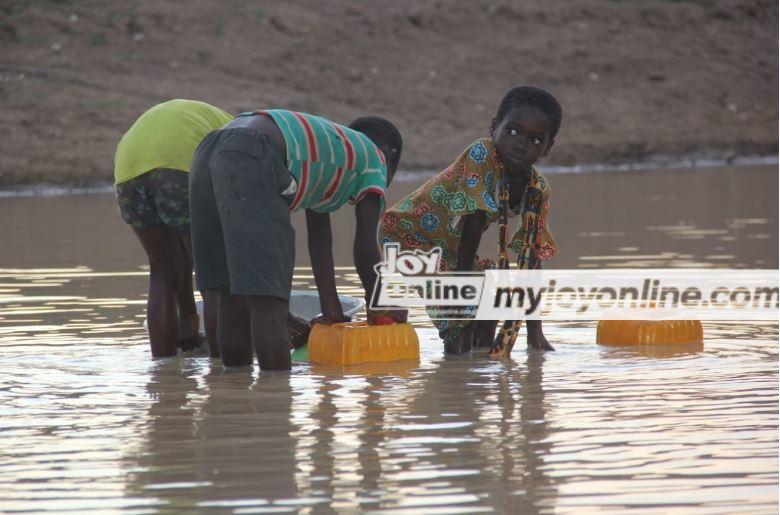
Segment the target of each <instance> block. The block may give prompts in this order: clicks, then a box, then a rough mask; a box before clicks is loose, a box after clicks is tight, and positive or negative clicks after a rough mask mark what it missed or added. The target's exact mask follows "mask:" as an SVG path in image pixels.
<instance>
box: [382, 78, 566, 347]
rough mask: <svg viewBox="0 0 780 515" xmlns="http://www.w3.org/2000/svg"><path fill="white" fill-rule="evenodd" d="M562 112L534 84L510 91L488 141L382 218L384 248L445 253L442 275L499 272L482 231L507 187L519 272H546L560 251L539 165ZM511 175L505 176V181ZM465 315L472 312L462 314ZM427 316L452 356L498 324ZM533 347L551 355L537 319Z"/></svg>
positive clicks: (531, 327) (485, 341)
mask: <svg viewBox="0 0 780 515" xmlns="http://www.w3.org/2000/svg"><path fill="white" fill-rule="evenodd" d="M561 116H562V112H561V106H560V104H559V103H558V101H557V100H556V99H555V98H554V97H553V96H552V95H550V94H549V93H548V92H546V91H544V90H542V89H540V88H535V87H531V86H519V87H515V88H513V89H511V90H510V91H509V92H508V93H506V95H505V96H504V98H503V99H502V100H501V104H500V105H499V108H498V112H497V114H496V116H495V118H493V121H492V123H491V125H490V137H489V138H482V139H479V140H477V141H476V142H474V143H473V144H471V145H470V146H469V147H468V148H467V149H466V150H464V151H463V153H462V154H461V155H460V157H458V159H457V160H456V161H455V162H454V163H452V164H451V165H450V166H448V167H447V168H446V169H444V171H442V172H440V173H439V174H438V175H436V176H435V177H433V178H432V179H430V180H429V181H427V182H426V183H425V184H423V185H422V186H421V187H420V188H419V189H417V190H416V191H414V192H412V193H410V194H409V195H408V196H407V197H406V198H404V199H402V200H401V201H400V202H399V203H397V204H396V205H395V206H393V207H392V208H390V209H388V210H387V212H386V213H385V214H384V215H383V217H382V221H381V226H380V235H381V241H382V242H383V243H397V244H399V245H400V247H401V250H415V249H419V250H422V251H429V250H431V249H433V248H435V247H439V248H441V251H442V258H441V262H440V268H441V271H483V270H486V269H489V268H495V263H494V262H493V261H492V260H490V259H480V258H479V257H478V256H477V249H478V248H479V244H480V240H481V238H482V233H483V232H484V231H485V230H487V228H488V227H489V226H490V224H492V223H494V222H495V221H496V220H497V218H498V187H499V184H500V183H501V181H502V178H503V180H506V179H508V183H509V207H510V209H509V216H510V217H518V216H519V217H520V224H519V227H518V229H517V230H516V231H515V233H514V235H513V236H512V238H511V240H510V242H509V248H511V249H513V250H514V251H515V252H517V254H518V266H519V267H520V268H527V269H537V268H541V264H542V260H544V259H549V258H551V257H553V256H554V255H555V254H556V253H557V247H556V244H555V240H554V239H553V237H552V234H551V233H550V228H549V224H548V223H547V218H548V213H549V198H550V187H549V185H548V184H547V181H546V180H545V178H544V177H543V176H542V174H540V173H539V172H538V171H537V170H536V169H535V168H534V164H535V163H536V162H537V161H539V160H540V159H541V158H542V157H544V156H546V155H547V153H548V152H549V151H550V149H551V148H552V146H553V143H554V142H555V135H556V134H557V133H558V129H559V127H560V124H561ZM505 176H506V177H505ZM464 311H465V312H466V313H465V314H466V315H467V316H468V315H469V314H472V316H473V309H466V310H464ZM428 314H429V316H431V318H432V319H433V323H434V325H435V326H436V328H437V329H438V330H439V336H440V337H441V338H442V340H444V348H445V351H446V352H447V353H453V354H460V353H462V352H467V351H469V350H471V348H472V346H473V345H476V346H490V345H491V344H492V343H493V337H494V334H495V328H496V322H495V321H489V320H486V321H474V320H446V319H443V318H442V312H441V311H440V310H439V309H436V308H429V309H428ZM527 340H528V347H529V348H536V349H548V350H552V346H551V345H550V344H549V342H548V341H547V338H546V337H545V336H544V333H543V331H542V323H541V321H539V320H536V321H534V320H529V321H528V323H527Z"/></svg>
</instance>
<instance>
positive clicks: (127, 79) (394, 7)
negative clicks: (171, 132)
mask: <svg viewBox="0 0 780 515" xmlns="http://www.w3.org/2000/svg"><path fill="white" fill-rule="evenodd" d="M0 16H1V18H0V49H2V50H1V51H0V122H2V123H0V183H4V184H11V183H24V182H38V181H47V182H89V181H93V180H105V179H108V178H110V177H111V174H112V164H113V152H114V148H115V145H116V143H117V141H118V140H119V138H120V137H121V135H122V134H123V132H124V131H125V130H126V129H127V127H129V125H130V124H131V123H132V122H133V120H134V119H135V118H136V117H137V116H138V115H139V114H140V113H142V112H143V111H144V110H146V109H147V108H149V107H150V106H152V105H153V104H155V103H157V102H160V101H163V100H167V99H170V98H176V97H178V98H193V99H200V100H205V101H207V102H210V103H213V104H215V105H218V106H220V107H223V108H224V109H227V110H229V111H232V112H238V111H241V110H246V109H250V108H256V107H288V108H292V109H297V110H303V111H310V112H315V113H318V114H323V115H326V116H329V117H332V118H333V119H336V120H339V121H344V122H347V121H348V120H350V119H351V118H353V117H355V116H357V115H361V114H365V113H376V114H381V115H384V116H387V117H388V118H391V119H392V120H394V121H396V122H397V124H398V125H399V127H400V128H401V130H402V132H403V133H404V136H405V138H406V142H407V145H406V149H405V152H404V157H403V162H402V167H404V168H406V169H416V168H435V167H439V166H441V165H442V164H445V163H446V162H449V161H450V160H451V159H452V158H453V157H454V156H455V155H456V154H457V152H458V151H459V150H460V149H462V148H463V146H464V145H466V144H467V143H468V142H469V141H471V140H473V139H474V138H475V137H478V136H480V135H482V134H484V133H485V132H486V130H487V127H488V125H489V122H490V119H491V117H492V116H493V114H494V111H495V109H496V107H497V104H498V101H499V100H500V98H501V96H502V94H503V93H504V92H505V91H506V89H507V88H508V87H510V86H512V85H514V84H520V83H529V84H537V85H541V86H543V87H545V88H547V89H549V90H550V91H551V92H553V93H554V94H555V95H556V96H558V97H559V99H560V100H561V102H562V104H563V106H564V123H563V128H562V130H561V133H560V135H559V137H558V142H557V144H556V147H555V149H554V150H553V152H552V155H551V157H550V160H549V162H550V163H554V164H575V163H582V162H596V161H616V160H633V159H642V158H647V157H648V156H652V155H657V154H681V153H704V154H709V155H715V156H724V155H739V154H746V153H773V152H776V151H777V134H778V104H777V99H778V68H777V66H778V38H777V30H778V7H777V3H776V2H774V1H772V0H739V1H737V0H735V1H725V0H721V1H718V0H698V1H680V0H677V1H671V0H642V1H634V0H612V1H610V0H578V1H577V2H572V1H570V0H545V1H544V2H519V1H517V2H511V1H495V0H459V1H457V0H449V1H447V0H440V1H428V2H420V1H419V0H393V1H388V2H374V1H372V2H369V1H367V0H366V1H357V0H355V1H343V0H298V1H283V0H279V1H264V2H255V3H251V4H250V3H248V2H243V1H233V0H229V1H220V0H187V1H186V2H185V1H181V0H178V1H177V0H157V1H155V2H149V1H143V0H128V1H125V2H121V3H117V2H111V1H109V0H57V1H54V0H41V1H39V2H35V3H33V2H30V1H29V0H7V1H6V2H3V4H2V5H0Z"/></svg>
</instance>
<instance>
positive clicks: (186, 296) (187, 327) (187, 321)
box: [178, 233, 200, 350]
mask: <svg viewBox="0 0 780 515" xmlns="http://www.w3.org/2000/svg"><path fill="white" fill-rule="evenodd" d="M179 241H180V242H181V247H182V250H183V251H184V252H183V256H182V257H183V260H184V261H183V263H182V265H181V271H182V278H181V286H180V288H179V296H178V307H179V347H180V348H181V349H182V350H192V349H194V348H196V347H198V346H200V338H199V334H198V333H199V329H200V324H199V320H198V309H197V307H196V306H195V295H194V292H193V289H192V238H191V237H190V235H189V233H179Z"/></svg>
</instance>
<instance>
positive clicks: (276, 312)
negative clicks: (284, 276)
mask: <svg viewBox="0 0 780 515" xmlns="http://www.w3.org/2000/svg"><path fill="white" fill-rule="evenodd" d="M249 306H250V313H251V315H250V317H251V320H252V344H253V346H254V348H255V352H256V353H257V361H258V363H259V364H260V369H261V370H290V368H291V367H292V362H291V359H290V343H289V336H288V333H287V315H288V310H289V307H290V303H289V301H287V300H284V299H280V298H278V297H270V296H261V295H257V296H252V297H249Z"/></svg>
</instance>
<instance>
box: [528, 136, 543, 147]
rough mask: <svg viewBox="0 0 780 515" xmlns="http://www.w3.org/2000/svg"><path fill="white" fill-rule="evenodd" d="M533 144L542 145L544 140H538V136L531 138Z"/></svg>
mask: <svg viewBox="0 0 780 515" xmlns="http://www.w3.org/2000/svg"><path fill="white" fill-rule="evenodd" d="M531 143H533V144H534V145H541V144H542V138H537V137H536V136H534V137H532V138H531Z"/></svg>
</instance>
